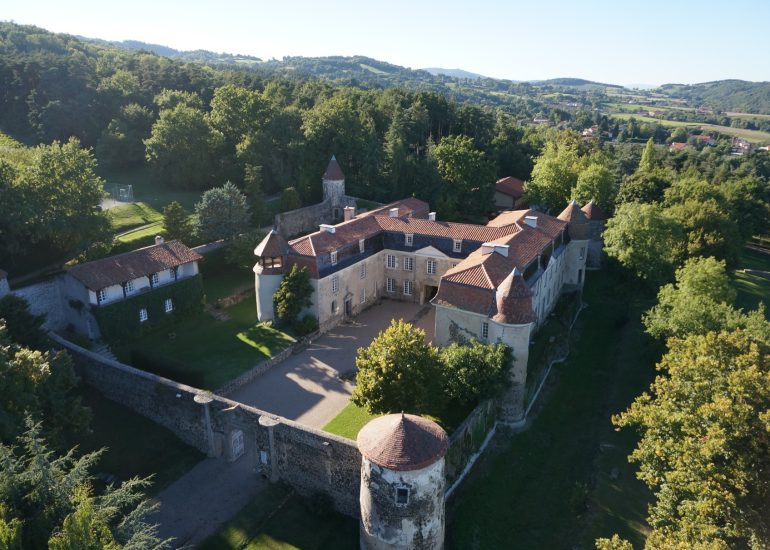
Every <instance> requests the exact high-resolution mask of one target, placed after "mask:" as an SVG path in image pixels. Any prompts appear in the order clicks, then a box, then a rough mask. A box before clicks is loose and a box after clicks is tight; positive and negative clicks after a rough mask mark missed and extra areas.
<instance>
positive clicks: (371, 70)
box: [358, 63, 388, 74]
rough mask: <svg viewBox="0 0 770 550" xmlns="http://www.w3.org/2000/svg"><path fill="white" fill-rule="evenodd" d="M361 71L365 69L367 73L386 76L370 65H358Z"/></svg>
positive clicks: (383, 72)
mask: <svg viewBox="0 0 770 550" xmlns="http://www.w3.org/2000/svg"><path fill="white" fill-rule="evenodd" d="M358 65H359V66H360V67H361V68H362V69H366V70H367V71H369V72H372V73H374V74H388V73H386V72H385V71H382V70H380V69H377V68H375V67H372V66H371V65H365V64H364V63H359V64H358Z"/></svg>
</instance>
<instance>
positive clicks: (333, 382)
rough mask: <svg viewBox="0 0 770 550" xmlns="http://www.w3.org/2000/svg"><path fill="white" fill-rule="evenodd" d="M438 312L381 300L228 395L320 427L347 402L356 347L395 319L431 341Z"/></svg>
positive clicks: (367, 340)
mask: <svg viewBox="0 0 770 550" xmlns="http://www.w3.org/2000/svg"><path fill="white" fill-rule="evenodd" d="M434 315H435V309H434V308H433V307H432V306H425V305H420V304H417V303H409V302H398V301H394V300H380V301H379V302H377V303H375V304H374V305H373V306H371V307H370V308H368V309H367V310H366V311H364V312H362V313H361V314H360V315H357V316H355V317H354V318H352V319H351V320H350V321H348V322H345V323H342V324H340V325H339V326H337V327H336V328H334V329H333V330H331V331H329V332H328V333H326V334H324V335H323V336H321V337H320V338H319V339H318V340H316V341H315V342H313V343H312V344H310V345H309V346H308V347H307V348H306V349H305V350H304V351H302V352H300V353H298V354H296V355H292V356H291V357H289V358H288V359H286V360H285V361H283V362H282V363H281V364H279V365H276V366H275V367H273V368H272V369H271V370H269V371H268V372H266V373H265V374H264V375H262V376H260V377H259V378H257V379H256V380H254V381H253V382H250V383H249V384H246V385H245V386H243V387H241V388H240V389H238V390H237V391H235V392H234V393H233V394H232V395H230V396H229V398H230V399H233V400H234V401H240V402H241V403H245V404H247V405H251V406H254V407H257V408H259V409H262V410H264V411H267V412H271V413H273V414H277V415H279V416H282V417H284V418H288V419H290V420H296V421H297V422H300V423H302V424H304V425H306V426H310V427H313V428H318V429H321V428H322V427H323V426H325V425H326V424H327V423H328V422H329V421H330V420H331V419H333V418H334V417H335V416H337V414H338V413H339V412H340V411H341V410H342V409H343V408H345V406H346V405H347V404H348V399H349V398H350V394H351V393H352V391H353V383H352V380H353V373H354V372H355V368H356V366H355V361H356V351H357V350H358V348H360V347H365V346H368V345H369V343H370V342H371V341H372V340H373V339H374V338H375V337H376V336H377V334H378V333H379V332H380V331H382V330H384V329H385V328H387V326H388V325H389V324H390V321H391V320H392V319H404V320H405V321H408V322H412V323H413V324H414V325H416V326H418V327H419V328H421V329H423V330H425V333H426V339H427V340H428V341H431V340H432V338H433V326H434Z"/></svg>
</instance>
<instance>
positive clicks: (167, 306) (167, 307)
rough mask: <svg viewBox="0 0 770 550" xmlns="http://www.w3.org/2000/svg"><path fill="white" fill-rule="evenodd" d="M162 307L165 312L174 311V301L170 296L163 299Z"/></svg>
mask: <svg viewBox="0 0 770 550" xmlns="http://www.w3.org/2000/svg"><path fill="white" fill-rule="evenodd" d="M163 309H164V311H165V312H166V313H171V312H172V311H174V302H173V301H172V300H171V298H166V299H165V300H164V302H163Z"/></svg>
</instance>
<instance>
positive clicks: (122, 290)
mask: <svg viewBox="0 0 770 550" xmlns="http://www.w3.org/2000/svg"><path fill="white" fill-rule="evenodd" d="M201 259H202V256H201V255H200V254H198V253H197V252H195V251H193V250H192V249H190V248H188V247H187V246H185V245H184V244H182V243H181V242H179V241H176V240H174V241H169V242H165V241H164V240H163V238H162V237H156V238H155V244H154V245H152V246H148V247H145V248H140V249H138V250H133V251H131V252H126V253H124V254H118V255H115V256H110V257H107V258H102V259H100V260H95V261H93V262H87V263H84V264H79V265H76V266H73V267H70V268H68V269H67V272H66V274H65V276H64V278H63V279H62V282H61V285H62V287H61V289H62V296H63V297H64V299H65V300H67V301H68V305H69V309H68V315H67V317H68V321H69V322H70V323H71V324H72V325H73V326H74V328H75V329H76V330H77V331H78V332H81V333H83V334H85V335H87V336H88V337H89V338H92V339H95V338H98V337H99V336H100V333H99V328H98V326H97V323H96V320H95V317H94V315H92V314H91V310H92V308H104V307H107V306H109V305H112V304H115V303H118V302H122V301H127V300H131V299H132V298H135V297H138V296H141V295H142V294H145V293H147V292H150V291H152V290H156V289H162V288H164V287H169V285H173V284H176V283H178V282H179V281H183V280H186V279H189V278H191V277H194V276H196V275H198V262H199V261H200V260H201ZM157 300H159V303H158V304H157V306H158V307H157V311H162V312H163V313H172V312H173V311H174V310H175V308H176V307H177V305H178V304H175V303H174V299H173V298H172V297H170V296H165V295H164V294H163V293H162V292H159V293H158V295H157ZM161 308H162V310H161ZM155 310H156V308H153V307H147V305H146V304H144V303H143V304H142V305H139V304H138V305H137V308H136V311H131V315H133V317H132V318H130V319H125V322H126V323H127V326H129V325H135V324H136V323H140V324H141V323H145V322H148V321H152V319H150V317H151V315H153V314H155Z"/></svg>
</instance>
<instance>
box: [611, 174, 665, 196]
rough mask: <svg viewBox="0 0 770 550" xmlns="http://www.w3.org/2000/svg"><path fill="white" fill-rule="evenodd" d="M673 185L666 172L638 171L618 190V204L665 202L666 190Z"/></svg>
mask: <svg viewBox="0 0 770 550" xmlns="http://www.w3.org/2000/svg"><path fill="white" fill-rule="evenodd" d="M670 185H671V175H670V174H669V173H668V172H666V171H665V170H663V169H662V168H661V169H657V170H651V171H637V172H635V173H634V174H633V175H631V176H630V177H628V178H626V179H625V180H624V181H623V183H622V184H621V185H620V189H619V190H618V196H617V203H618V204H620V203H624V202H644V203H655V202H662V201H663V194H664V192H665V190H666V189H667V188H668V187H669V186H670Z"/></svg>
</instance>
